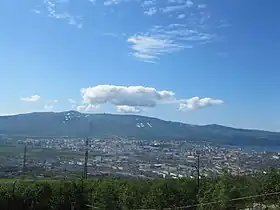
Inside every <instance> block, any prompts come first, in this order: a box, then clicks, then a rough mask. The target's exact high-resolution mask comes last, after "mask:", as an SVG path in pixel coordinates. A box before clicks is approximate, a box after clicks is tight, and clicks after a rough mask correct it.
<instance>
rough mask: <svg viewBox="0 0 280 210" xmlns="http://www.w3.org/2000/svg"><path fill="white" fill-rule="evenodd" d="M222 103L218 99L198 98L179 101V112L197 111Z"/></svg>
mask: <svg viewBox="0 0 280 210" xmlns="http://www.w3.org/2000/svg"><path fill="white" fill-rule="evenodd" d="M222 103H224V102H223V101H222V100H220V99H212V98H199V97H198V96H196V97H193V98H190V99H187V100H181V102H180V107H179V110H182V111H184V110H197V109H201V108H204V107H207V106H211V105H218V104H222Z"/></svg>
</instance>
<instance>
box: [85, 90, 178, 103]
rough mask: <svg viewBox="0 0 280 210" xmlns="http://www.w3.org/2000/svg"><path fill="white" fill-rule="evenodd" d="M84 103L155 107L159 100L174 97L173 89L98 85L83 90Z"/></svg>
mask: <svg viewBox="0 0 280 210" xmlns="http://www.w3.org/2000/svg"><path fill="white" fill-rule="evenodd" d="M81 94H82V98H83V104H84V105H100V104H106V103H108V104H113V105H116V106H123V105H125V106H132V107H138V106H139V107H154V106H156V104H157V102H159V101H163V100H169V99H172V98H173V97H174V93H173V92H172V91H167V90H162V91H158V90H157V89H155V88H150V87H143V86H115V85H98V86H95V87H89V88H83V89H82V90H81Z"/></svg>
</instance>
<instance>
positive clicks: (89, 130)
mask: <svg viewBox="0 0 280 210" xmlns="http://www.w3.org/2000/svg"><path fill="white" fill-rule="evenodd" d="M0 134H7V135H27V136H71V137H85V136H96V137H105V136H112V135H117V136H124V137H125V136H130V137H135V138H136V139H151V140H152V139H156V140H168V139H174V140H183V139H184V140H192V141H209V142H214V143H223V144H230V145H240V144H241V145H265V146H271V145H280V133H278V132H269V131H261V130H249V129H237V128H231V127H226V126H221V125H215V124H212V125H190V124H185V123H179V122H171V121H165V120H160V119H157V118H152V117H146V116H139V115H117V114H84V113H80V112H76V111H68V112H59V113H55V112H35V113H29V114H19V115H13V116H1V117H0Z"/></svg>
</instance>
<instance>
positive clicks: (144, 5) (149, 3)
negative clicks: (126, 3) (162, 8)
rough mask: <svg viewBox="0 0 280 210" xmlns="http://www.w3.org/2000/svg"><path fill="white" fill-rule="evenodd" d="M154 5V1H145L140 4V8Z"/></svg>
mask: <svg viewBox="0 0 280 210" xmlns="http://www.w3.org/2000/svg"><path fill="white" fill-rule="evenodd" d="M154 4H156V1H155V0H145V1H143V2H142V4H141V5H142V7H146V6H151V5H154Z"/></svg>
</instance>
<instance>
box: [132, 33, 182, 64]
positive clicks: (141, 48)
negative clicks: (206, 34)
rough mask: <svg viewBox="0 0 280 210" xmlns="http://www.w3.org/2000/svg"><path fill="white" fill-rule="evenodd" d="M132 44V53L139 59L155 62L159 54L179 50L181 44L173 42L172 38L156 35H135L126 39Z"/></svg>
mask: <svg viewBox="0 0 280 210" xmlns="http://www.w3.org/2000/svg"><path fill="white" fill-rule="evenodd" d="M127 41H128V42H130V43H131V44H132V46H131V49H132V50H133V51H134V52H133V53H132V55H133V56H134V57H136V58H138V59H139V60H142V61H146V62H155V60H157V59H158V58H159V56H160V55H163V54H166V53H171V52H174V51H179V50H181V49H183V48H184V46H183V45H180V44H178V43H174V42H173V41H172V40H169V39H165V38H162V37H157V36H147V35H136V36H133V37H130V38H128V40H127Z"/></svg>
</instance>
